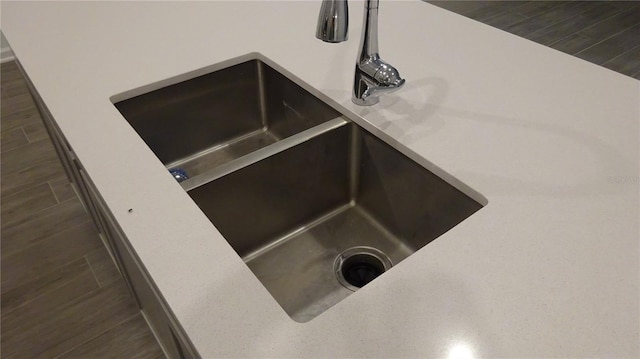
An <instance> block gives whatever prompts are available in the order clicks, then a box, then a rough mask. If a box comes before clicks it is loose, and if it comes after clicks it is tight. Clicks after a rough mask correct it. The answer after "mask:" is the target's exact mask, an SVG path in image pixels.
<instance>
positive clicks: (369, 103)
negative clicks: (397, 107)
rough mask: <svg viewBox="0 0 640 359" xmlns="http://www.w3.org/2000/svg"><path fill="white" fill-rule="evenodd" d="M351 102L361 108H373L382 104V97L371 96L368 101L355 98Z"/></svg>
mask: <svg viewBox="0 0 640 359" xmlns="http://www.w3.org/2000/svg"><path fill="white" fill-rule="evenodd" d="M351 102H353V103H355V104H356V105H359V106H373V105H375V104H377V103H378V102H380V97H378V96H369V97H367V98H366V99H364V100H363V99H361V98H357V97H355V96H353V97H351Z"/></svg>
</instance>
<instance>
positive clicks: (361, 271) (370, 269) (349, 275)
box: [334, 247, 393, 291]
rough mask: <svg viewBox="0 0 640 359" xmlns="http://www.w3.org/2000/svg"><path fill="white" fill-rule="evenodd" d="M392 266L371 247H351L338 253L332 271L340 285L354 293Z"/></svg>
mask: <svg viewBox="0 0 640 359" xmlns="http://www.w3.org/2000/svg"><path fill="white" fill-rule="evenodd" d="M392 265H393V264H392V263H391V260H390V259H389V257H387V255H386V254H384V253H383V252H382V251H380V250H378V249H375V248H372V247H353V248H349V249H347V250H346V251H344V252H342V253H340V255H338V257H337V258H336V261H335V264H334V271H335V273H336V277H337V278H338V281H339V282H340V284H342V285H343V286H344V287H345V288H347V289H350V290H353V291H356V290H358V288H362V287H363V286H364V285H365V284H367V283H369V282H371V281H372V280H374V279H376V277H378V276H379V275H380V274H382V273H384V272H385V271H387V270H388V269H389V268H391V266H392Z"/></svg>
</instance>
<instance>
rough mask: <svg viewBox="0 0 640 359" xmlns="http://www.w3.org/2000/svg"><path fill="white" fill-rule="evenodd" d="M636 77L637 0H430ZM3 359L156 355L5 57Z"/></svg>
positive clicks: (0, 126)
mask: <svg viewBox="0 0 640 359" xmlns="http://www.w3.org/2000/svg"><path fill="white" fill-rule="evenodd" d="M431 3H433V4H436V5H438V6H441V7H444V8H447V9H449V10H451V11H454V12H457V13H460V14H462V15H465V16H468V17H470V18H472V19H475V20H478V21H481V22H484V23H486V24H488V25H491V26H495V27H498V28H500V29H503V30H505V31H509V32H512V33H514V34H518V35H520V36H523V37H525V38H528V39H530V40H533V41H537V42H539V43H541V44H544V45H547V46H551V47H553V48H555V49H558V50H560V51H564V52H566V53H568V54H571V55H575V56H578V57H580V58H583V59H585V60H587V61H591V62H594V63H596V64H599V65H602V66H605V67H608V68H610V69H612V70H614V71H618V72H620V73H623V74H626V75H628V76H632V77H635V78H640V26H639V25H638V24H639V23H640V2H634V1H630V2H624V1H620V2H619V1H431ZM0 76H1V94H2V97H1V110H2V112H1V117H0V135H1V136H0V156H1V159H0V169H1V177H0V180H1V190H0V200H1V202H2V207H1V213H0V214H1V221H2V226H1V227H2V228H1V239H2V241H1V246H2V254H1V256H2V257H1V263H2V276H1V278H2V281H1V294H2V298H1V299H2V300H1V309H2V315H1V318H2V342H1V344H2V349H1V350H2V352H1V353H2V357H3V358H7V359H8V358H65V359H69V358H163V357H164V355H163V354H162V352H161V350H160V348H159V346H158V344H157V343H156V342H155V340H154V338H153V336H152V335H151V332H150V330H149V328H148V327H147V326H146V323H145V322H144V320H143V319H142V317H141V315H140V313H139V312H138V310H137V308H136V306H135V303H134V301H133V299H132V298H131V297H130V296H129V294H128V292H127V289H126V287H125V284H124V282H123V281H122V279H121V278H120V276H119V273H118V272H117V270H116V268H115V266H114V265H113V263H112V262H111V259H110V258H109V257H108V253H107V252H106V250H105V249H104V248H103V246H102V243H101V241H100V239H99V237H98V235H97V233H96V230H95V228H94V227H93V224H92V223H91V220H90V218H89V216H88V215H87V213H86V212H85V211H84V209H83V207H82V205H81V203H80V202H79V200H78V198H77V197H76V195H75V193H74V192H73V190H72V189H71V187H70V185H69V181H68V180H67V179H66V177H65V174H64V171H63V169H62V166H61V164H60V162H59V160H58V159H57V157H56V155H55V151H54V150H53V147H52V144H51V142H50V140H49V138H48V136H47V133H46V131H45V129H44V127H43V125H42V123H41V120H40V118H39V116H38V113H37V110H36V108H35V106H34V104H33V101H32V99H31V97H30V96H29V94H28V91H27V88H26V84H25V82H24V79H23V78H22V76H21V74H20V73H19V71H18V69H17V67H16V64H15V63H13V62H10V63H5V64H2V66H1V74H0Z"/></svg>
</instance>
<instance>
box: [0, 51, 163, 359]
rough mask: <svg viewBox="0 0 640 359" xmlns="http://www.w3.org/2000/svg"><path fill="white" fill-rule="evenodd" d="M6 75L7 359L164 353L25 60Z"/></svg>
mask: <svg viewBox="0 0 640 359" xmlns="http://www.w3.org/2000/svg"><path fill="white" fill-rule="evenodd" d="M1 84H2V86H1V92H2V97H1V108H2V115H1V117H0V134H1V139H0V151H1V154H0V156H1V160H0V166H1V175H0V176H1V177H0V180H1V185H2V186H1V190H0V199H1V202H2V207H1V213H0V215H1V222H2V225H1V239H2V241H1V246H2V254H1V256H2V258H1V263H2V275H1V277H2V282H1V295H2V299H1V309H2V314H1V318H2V328H1V329H2V331H1V334H2V340H1V341H2V355H1V356H2V358H4V359H9V358H164V355H163V354H162V351H161V349H160V347H159V346H158V344H157V343H156V341H155V339H154V338H153V336H152V334H151V332H150V330H149V328H148V327H147V325H146V322H145V321H144V319H143V318H142V316H141V314H140V312H139V311H138V308H137V307H136V304H135V302H134V300H133V299H132V298H131V297H130V295H129V292H128V291H127V289H126V287H125V283H124V281H123V280H122V278H121V277H120V275H119V273H118V271H117V269H116V267H115V266H114V265H113V262H111V259H110V257H109V255H108V253H107V251H106V249H105V248H104V247H103V245H102V242H101V240H100V238H99V237H98V234H97V232H96V230H95V228H94V227H93V224H92V222H91V219H90V217H89V216H88V214H87V213H86V212H85V211H84V209H83V207H82V205H81V203H80V201H79V200H78V197H77V196H76V195H75V193H74V191H73V189H72V188H71V187H70V184H69V181H68V180H67V178H66V176H65V173H64V170H63V169H62V165H61V164H60V162H59V160H58V158H57V157H56V154H55V151H54V149H53V146H52V144H51V141H50V140H49V137H48V136H47V133H46V130H45V129H44V127H43V125H42V123H41V120H40V118H39V115H38V112H37V110H36V108H35V105H34V103H33V101H32V99H31V97H30V95H29V93H28V90H27V88H26V84H25V82H24V79H23V78H22V76H21V74H20V72H19V71H18V69H17V66H16V64H15V62H9V63H4V64H2V66H1Z"/></svg>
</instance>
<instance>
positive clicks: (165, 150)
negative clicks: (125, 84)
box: [114, 59, 339, 177]
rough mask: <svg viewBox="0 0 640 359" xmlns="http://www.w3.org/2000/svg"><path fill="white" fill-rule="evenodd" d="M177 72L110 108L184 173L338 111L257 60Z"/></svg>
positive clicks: (210, 165) (228, 158)
mask: <svg viewBox="0 0 640 359" xmlns="http://www.w3.org/2000/svg"><path fill="white" fill-rule="evenodd" d="M183 77H184V76H182V77H178V78H176V79H169V80H167V81H163V82H161V83H158V84H156V85H155V86H153V87H159V88H157V89H154V90H153V91H148V92H146V93H143V94H139V95H137V96H132V97H130V98H127V99H125V100H121V101H117V102H115V103H114V105H115V106H116V108H117V109H118V110H119V111H120V113H121V114H122V115H123V116H124V118H125V119H126V120H127V121H128V122H129V123H130V124H131V126H132V127H133V128H134V129H135V130H136V132H137V133H138V134H139V135H140V137H142V139H143V140H144V141H145V142H146V143H147V145H148V146H149V147H150V148H151V150H152V151H153V152H154V153H155V154H156V156H157V157H158V158H159V159H160V160H161V161H162V163H164V164H165V165H166V166H167V168H170V169H171V168H181V169H183V170H184V171H186V172H187V174H188V176H189V177H193V176H196V175H198V174H200V173H203V172H205V171H207V170H210V169H212V168H215V167H217V166H219V165H221V164H224V163H226V162H228V161H231V160H233V159H235V158H238V157H241V156H243V155H245V154H247V153H251V152H252V151H254V150H256V149H259V148H262V147H265V146H267V145H270V144H272V143H275V142H277V141H279V140H281V139H283V138H286V137H288V136H291V135H292V134H295V133H298V132H300V131H303V130H305V129H308V128H311V127H313V126H315V125H317V124H319V123H322V122H324V121H327V120H330V119H332V118H335V117H337V116H339V113H338V112H336V111H335V110H334V109H333V108H331V107H330V106H328V105H326V104H325V103H323V102H322V101H320V100H319V99H318V98H316V97H315V96H313V95H311V94H310V93H309V92H308V91H306V90H304V89H303V88H302V87H300V86H298V85H297V84H296V83H294V82H293V81H291V80H289V79H288V78H286V77H285V76H284V75H282V74H281V73H280V72H278V71H276V70H274V69H273V68H272V67H271V66H269V65H267V64H266V63H265V62H263V61H260V60H258V59H252V60H249V61H245V62H242V63H239V64H237V65H234V66H230V67H227V68H225V69H223V70H219V71H214V72H210V73H206V74H202V75H198V76H195V77H193V78H188V77H190V76H186V77H187V79H184V78H183ZM119 97H127V95H126V94H123V95H121V96H119Z"/></svg>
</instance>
